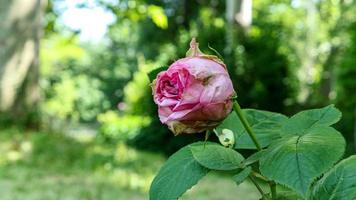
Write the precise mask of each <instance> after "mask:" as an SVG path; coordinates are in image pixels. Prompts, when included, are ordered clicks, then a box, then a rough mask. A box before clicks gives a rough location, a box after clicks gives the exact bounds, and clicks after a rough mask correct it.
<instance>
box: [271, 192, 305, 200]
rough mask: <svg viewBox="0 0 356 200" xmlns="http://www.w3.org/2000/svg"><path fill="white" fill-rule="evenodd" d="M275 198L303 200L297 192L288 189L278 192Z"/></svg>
mask: <svg viewBox="0 0 356 200" xmlns="http://www.w3.org/2000/svg"><path fill="white" fill-rule="evenodd" d="M277 200H303V199H302V198H301V197H300V196H299V195H298V194H296V193H295V192H290V191H288V192H287V191H283V192H278V196H277Z"/></svg>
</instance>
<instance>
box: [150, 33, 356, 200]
mask: <svg viewBox="0 0 356 200" xmlns="http://www.w3.org/2000/svg"><path fill="white" fill-rule="evenodd" d="M159 71H161V72H159ZM158 72H159V73H158ZM157 73H158V76H157V78H156V80H153V82H152V88H153V94H154V101H155V102H156V103H157V104H158V107H159V117H160V120H161V121H162V122H163V123H165V124H167V125H168V126H169V128H170V129H171V130H172V131H173V132H174V133H175V134H180V133H195V132H200V131H203V130H208V129H213V132H214V133H215V134H216V136H218V137H219V141H220V143H221V144H222V145H220V144H217V143H213V142H207V141H205V142H196V143H193V144H190V145H187V146H185V147H183V148H182V149H180V150H179V151H177V152H176V153H174V154H173V155H172V156H171V157H170V158H169V159H168V160H167V162H166V163H165V165H164V166H163V167H162V168H161V169H160V171H159V172H158V174H157V176H156V177H155V178H154V180H153V182H152V184H151V188H150V194H149V196H150V199H151V200H172V199H178V198H179V197H180V196H181V195H182V194H184V193H185V192H186V191H187V190H189V189H190V188H191V187H192V186H194V185H195V184H197V183H198V181H199V180H200V179H202V178H203V177H204V176H205V175H206V174H207V173H209V171H214V170H215V171H219V172H222V171H225V172H228V173H227V174H228V175H230V176H231V175H232V174H233V176H232V180H234V181H235V183H236V184H237V185H239V184H240V183H242V182H243V181H245V180H246V179H249V180H250V181H251V182H252V183H253V184H254V185H255V186H256V189H257V190H258V191H259V192H260V194H261V198H260V199H262V200H270V199H272V200H277V199H283V200H292V199H293V200H299V199H308V200H324V199H330V200H331V199H332V200H355V199H356V176H355V172H356V156H350V157H349V158H346V159H344V160H342V161H340V160H341V158H342V157H343V154H344V151H345V146H346V141H345V139H344V138H343V137H342V135H341V134H340V133H339V132H338V131H337V130H336V129H334V128H333V127H332V125H333V124H335V123H337V122H338V121H339V120H340V119H341V112H340V111H339V110H338V109H337V108H335V107H334V106H333V105H329V106H326V107H324V108H320V109H311V110H304V111H301V112H299V113H297V114H295V115H293V116H291V117H288V116H285V115H282V114H279V113H274V112H269V111H262V110H256V109H241V107H240V105H239V104H238V102H237V100H236V98H232V96H234V90H233V88H232V84H231V80H230V78H229V75H228V74H227V72H226V68H225V65H224V64H223V63H222V62H221V61H220V60H219V59H217V58H216V57H215V56H207V55H204V54H202V53H201V52H200V51H199V49H198V46H197V43H196V42H195V40H193V41H192V42H191V48H190V50H189V51H188V54H187V57H186V58H183V59H180V60H178V61H176V62H174V63H173V64H172V65H171V66H170V67H169V68H168V69H167V70H166V71H163V68H158V69H156V70H155V71H153V72H150V73H149V77H150V79H151V80H152V79H153V78H152V77H156V76H155V75H157ZM232 108H233V109H234V111H235V112H231V113H230V111H231V109H232ZM227 115H228V116H227ZM221 121H223V122H222V123H220V122H221ZM206 136H209V134H207V135H206ZM224 146H225V147H224ZM226 147H228V148H226ZM239 149H250V150H255V151H256V152H255V153H254V154H252V155H251V156H250V157H248V158H244V157H243V156H242V155H241V154H240V153H239V152H238V151H237V150H239ZM339 161H340V162H339ZM338 162H339V163H338ZM256 179H259V180H260V181H256ZM261 183H264V185H269V190H266V188H265V187H261V186H260V184H261ZM218 187H219V186H217V188H218ZM232 198H234V197H232ZM242 198H244V197H242Z"/></svg>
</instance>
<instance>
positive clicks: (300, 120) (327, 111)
mask: <svg viewBox="0 0 356 200" xmlns="http://www.w3.org/2000/svg"><path fill="white" fill-rule="evenodd" d="M340 118H341V112H340V111H339V110H338V109H337V108H335V107H334V105H329V106H326V107H324V108H319V109H311V110H305V111H301V112H299V113H297V114H295V115H294V116H292V117H291V118H290V119H289V120H288V121H287V122H286V123H284V124H283V128H282V129H283V133H285V134H293V135H302V134H303V133H304V132H305V131H307V130H308V129H309V128H313V127H314V126H330V125H332V124H335V123H336V122H338V121H339V120H340Z"/></svg>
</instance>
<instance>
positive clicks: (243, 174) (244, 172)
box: [232, 167, 252, 185]
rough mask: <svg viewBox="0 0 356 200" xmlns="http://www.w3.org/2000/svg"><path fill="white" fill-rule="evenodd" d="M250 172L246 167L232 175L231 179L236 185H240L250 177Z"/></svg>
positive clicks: (249, 168)
mask: <svg viewBox="0 0 356 200" xmlns="http://www.w3.org/2000/svg"><path fill="white" fill-rule="evenodd" d="M251 171H252V169H251V167H246V168H244V169H243V170H241V171H240V172H239V173H238V174H236V175H234V176H233V177H232V179H233V180H234V181H235V183H236V185H240V184H241V183H242V182H244V181H245V179H246V178H247V177H248V176H249V175H250V173H251Z"/></svg>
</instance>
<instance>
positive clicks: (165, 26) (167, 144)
mask: <svg viewBox="0 0 356 200" xmlns="http://www.w3.org/2000/svg"><path fill="white" fill-rule="evenodd" d="M192 37H196V38H197V40H198V42H199V43H200V48H201V50H202V51H203V52H205V53H209V54H216V52H215V50H216V51H217V52H219V53H220V54H221V56H222V57H223V58H224V62H225V63H226V65H227V66H228V70H229V72H230V75H231V77H232V79H233V83H234V87H235V89H236V91H237V94H238V99H239V101H240V104H241V105H242V106H243V107H245V108H246V107H250V108H257V109H263V110H269V111H275V112H281V113H284V114H287V115H291V114H293V113H295V112H298V111H299V110H301V109H307V108H315V107H320V106H324V105H328V104H331V103H333V104H335V105H336V107H337V108H339V109H340V110H341V111H342V112H343V118H342V120H341V121H340V122H339V123H338V124H337V125H336V127H337V129H338V130H339V131H340V132H341V133H342V134H343V135H344V136H345V138H346V140H347V142H348V148H347V154H352V153H355V150H356V139H355V138H356V2H355V1H354V0H254V1H252V0H220V1H219V0H87V1H85V0H52V1H40V0H12V1H7V0H0V194H1V199H2V200H15V199H26V200H27V199H30V200H41V199H43V200H52V199H53V200H58V199H60V200H62V199H66V200H67V199H73V200H101V199H105V200H106V199H107V200H111V199H134V200H135V199H137V200H141V199H148V195H147V191H148V189H149V185H150V182H151V181H152V179H153V177H154V175H155V174H156V173H157V171H158V169H159V168H160V166H161V165H162V164H163V163H164V161H165V160H166V158H167V156H169V155H170V154H172V153H173V152H175V151H176V150H178V149H179V148H181V147H182V146H184V145H186V144H188V143H191V142H193V141H197V140H202V139H203V137H204V134H196V135H182V136H177V137H174V136H173V134H172V133H170V132H169V130H168V129H167V128H166V126H163V125H162V124H161V123H160V122H159V120H158V118H157V108H156V106H155V105H154V103H153V101H152V97H151V90H150V87H149V80H148V78H147V75H146V74H147V72H149V71H150V70H152V69H155V68H157V67H161V66H167V65H169V64H170V63H172V62H173V61H175V60H176V59H178V58H181V57H184V55H185V52H186V51H187V49H188V47H189V41H190V40H191V38H192ZM217 185H218V186H219V187H218V188H219V189H216V186H217ZM231 196H233V197H234V198H235V197H236V199H244V200H246V199H247V200H248V199H257V198H258V195H257V191H256V190H255V188H253V187H252V186H251V184H250V183H249V182H246V183H243V184H242V185H240V186H239V187H237V186H235V185H234V183H233V181H231V180H230V179H229V178H227V177H225V176H224V174H210V175H209V176H208V177H206V178H204V179H203V180H202V181H201V182H200V183H199V184H198V186H197V187H194V188H193V189H192V190H190V191H189V192H188V193H187V194H186V195H184V196H183V197H182V199H194V200H200V199H204V200H206V199H216V200H217V199H219V200H220V199H226V200H228V199H231ZM239 197H240V198H239Z"/></svg>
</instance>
